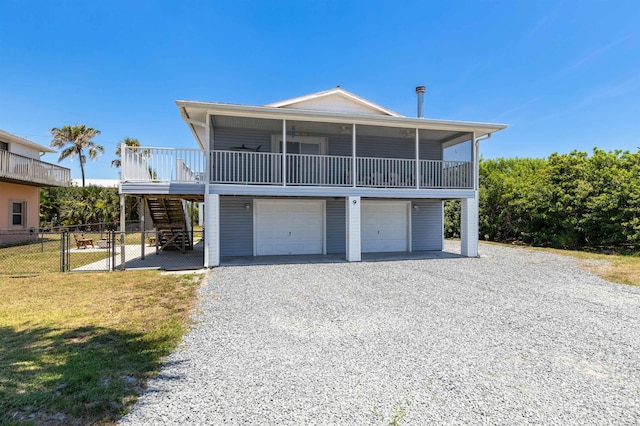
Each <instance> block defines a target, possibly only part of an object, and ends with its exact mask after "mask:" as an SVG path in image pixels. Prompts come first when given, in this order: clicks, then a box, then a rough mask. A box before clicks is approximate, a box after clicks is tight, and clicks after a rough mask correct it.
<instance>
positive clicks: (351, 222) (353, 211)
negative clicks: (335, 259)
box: [345, 197, 362, 262]
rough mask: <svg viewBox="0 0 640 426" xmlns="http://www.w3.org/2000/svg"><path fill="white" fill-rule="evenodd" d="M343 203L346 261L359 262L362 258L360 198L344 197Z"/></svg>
mask: <svg viewBox="0 0 640 426" xmlns="http://www.w3.org/2000/svg"><path fill="white" fill-rule="evenodd" d="M345 204H346V205H345V234H346V235H345V257H346V259H347V261H348V262H360V261H361V260H362V246H361V239H362V228H361V214H362V213H361V210H360V206H361V205H362V199H361V198H360V197H346V198H345Z"/></svg>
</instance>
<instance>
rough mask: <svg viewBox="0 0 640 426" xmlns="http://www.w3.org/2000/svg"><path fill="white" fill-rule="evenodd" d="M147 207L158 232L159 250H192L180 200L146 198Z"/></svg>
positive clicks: (184, 213)
mask: <svg viewBox="0 0 640 426" xmlns="http://www.w3.org/2000/svg"><path fill="white" fill-rule="evenodd" d="M146 200H147V207H149V213H150V214H151V220H153V225H154V227H155V228H156V230H157V232H158V239H157V240H158V245H159V246H160V250H180V251H181V252H183V253H184V252H185V250H192V249H193V247H192V245H191V238H190V237H189V224H188V223H187V214H186V212H185V208H184V204H183V201H182V200H181V199H180V198H167V197H152V196H147V197H146Z"/></svg>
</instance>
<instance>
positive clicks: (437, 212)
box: [220, 196, 444, 256]
mask: <svg viewBox="0 0 640 426" xmlns="http://www.w3.org/2000/svg"><path fill="white" fill-rule="evenodd" d="M254 198H255V197H251V196H238V197H236V196H221V197H220V255H221V256H252V255H253V200H254ZM314 199H318V198H314ZM325 200H326V218H327V221H326V235H327V253H328V254H342V253H344V252H345V201H344V198H342V197H340V198H326V199H325ZM247 203H249V204H251V208H250V209H249V210H247V209H246V208H245V204H247ZM412 205H416V206H418V210H415V209H411V225H412V226H411V228H412V229H411V240H412V250H413V251H425V250H442V229H443V226H444V225H443V223H442V201H441V200H425V199H422V200H420V199H416V200H412Z"/></svg>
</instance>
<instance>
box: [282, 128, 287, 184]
mask: <svg viewBox="0 0 640 426" xmlns="http://www.w3.org/2000/svg"><path fill="white" fill-rule="evenodd" d="M281 151H282V186H287V120H282V150H281Z"/></svg>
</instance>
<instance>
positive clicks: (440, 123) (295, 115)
mask: <svg viewBox="0 0 640 426" xmlns="http://www.w3.org/2000/svg"><path fill="white" fill-rule="evenodd" d="M176 104H177V105H178V106H179V107H181V108H190V109H193V110H205V111H206V112H208V113H209V114H214V115H225V116H232V117H253V118H267V119H276V120H282V119H291V120H300V121H316V122H327V123H337V124H353V123H355V124H366V125H374V126H376V125H377V126H385V127H401V128H407V127H409V128H419V129H424V130H445V131H458V132H467V133H468V132H470V131H475V132H476V133H477V134H478V136H482V135H486V134H489V133H493V132H497V131H499V130H502V129H505V128H507V125H506V124H494V123H480V122H467V121H452V120H435V119H426V118H409V117H390V116H383V115H370V114H369V115H367V114H347V113H336V112H327V111H307V110H296V109H291V108H284V109H281V108H273V107H261V106H251V105H239V104H221V103H215V102H194V101H176Z"/></svg>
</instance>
